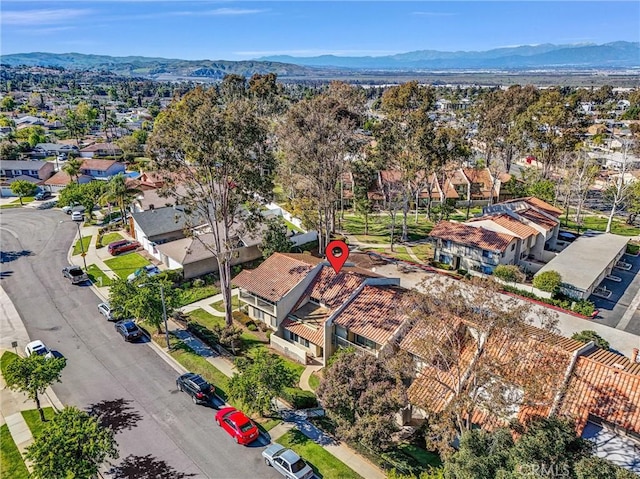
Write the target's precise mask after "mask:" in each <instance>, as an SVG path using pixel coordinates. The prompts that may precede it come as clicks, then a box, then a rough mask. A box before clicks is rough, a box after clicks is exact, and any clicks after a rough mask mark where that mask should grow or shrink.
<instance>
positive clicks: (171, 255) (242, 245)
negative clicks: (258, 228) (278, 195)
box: [154, 232, 262, 279]
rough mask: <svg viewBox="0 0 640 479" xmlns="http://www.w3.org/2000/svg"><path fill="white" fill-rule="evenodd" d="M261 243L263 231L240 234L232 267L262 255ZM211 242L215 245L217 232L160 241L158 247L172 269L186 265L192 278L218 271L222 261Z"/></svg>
mask: <svg viewBox="0 0 640 479" xmlns="http://www.w3.org/2000/svg"><path fill="white" fill-rule="evenodd" d="M261 243H262V236H261V232H256V233H255V234H245V235H243V236H241V237H240V236H239V237H237V238H236V246H237V249H236V251H235V252H234V254H233V257H232V259H231V266H235V265H237V264H241V263H246V262H247V261H253V260H256V259H258V258H261V257H262V251H261V250H260V244H261ZM208 244H213V235H212V234H211V233H202V234H198V235H196V236H193V237H188V238H182V239H177V240H174V241H169V242H166V243H162V244H158V245H156V246H155V248H154V249H155V250H157V251H158V253H159V256H160V261H162V262H163V263H164V264H165V265H166V266H167V267H168V268H169V269H180V268H182V276H183V278H184V279H191V278H197V277H199V276H203V275H205V274H209V273H213V272H216V271H218V260H217V259H216V257H215V256H214V254H213V253H212V252H211V250H210V249H208V248H207V246H206V245H208ZM156 257H157V256H156Z"/></svg>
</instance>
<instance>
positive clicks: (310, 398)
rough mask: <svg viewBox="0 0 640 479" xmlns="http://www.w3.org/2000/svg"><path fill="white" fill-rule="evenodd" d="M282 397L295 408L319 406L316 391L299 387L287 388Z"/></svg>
mask: <svg viewBox="0 0 640 479" xmlns="http://www.w3.org/2000/svg"><path fill="white" fill-rule="evenodd" d="M282 399H284V400H285V401H287V402H288V403H289V404H291V405H292V406H293V408H294V409H307V408H310V407H318V399H317V398H316V395H315V394H314V393H312V392H311V391H303V390H302V389H298V388H285V390H284V394H283V395H282Z"/></svg>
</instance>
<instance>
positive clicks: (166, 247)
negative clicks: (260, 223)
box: [130, 206, 263, 279]
mask: <svg viewBox="0 0 640 479" xmlns="http://www.w3.org/2000/svg"><path fill="white" fill-rule="evenodd" d="M130 228H131V230H132V235H133V236H134V237H135V238H136V240H137V241H138V242H139V243H140V244H141V245H142V247H143V248H144V249H145V251H147V252H148V253H149V254H150V255H151V256H153V257H154V258H156V259H157V260H158V261H160V262H161V263H163V264H165V265H166V266H167V267H168V268H169V269H179V268H182V270H183V277H184V278H185V279H189V278H195V277H198V276H202V275H204V274H208V273H213V272H216V271H218V261H217V260H216V258H215V256H214V255H213V253H212V252H211V251H210V250H209V249H208V248H207V247H206V246H205V245H206V244H212V242H213V236H212V234H211V231H210V228H209V226H208V224H207V223H206V221H205V220H204V219H203V218H202V217H201V216H200V215H198V214H188V213H186V212H185V211H184V209H183V208H182V207H181V206H167V207H162V208H152V209H149V210H146V211H140V212H134V213H132V214H131V218H130ZM262 232H263V230H262V229H260V230H257V231H255V232H252V233H249V232H246V231H243V230H242V229H241V228H237V229H236V232H235V234H234V233H233V232H232V238H233V241H234V242H235V250H234V253H233V257H232V261H231V263H232V264H233V265H235V264H240V263H244V262H247V261H252V260H255V259H258V258H260V257H261V256H262V252H261V251H260V248H259V245H260V244H261V243H262Z"/></svg>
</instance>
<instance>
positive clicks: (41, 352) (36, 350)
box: [24, 340, 53, 359]
mask: <svg viewBox="0 0 640 479" xmlns="http://www.w3.org/2000/svg"><path fill="white" fill-rule="evenodd" d="M24 354H26V355H27V357H29V356H31V355H32V354H37V355H38V356H44V357H45V358H47V359H51V358H53V353H52V352H51V351H49V348H47V347H46V346H45V345H44V343H43V342H42V341H40V340H36V341H31V342H30V343H29V344H27V346H26V347H25V348H24Z"/></svg>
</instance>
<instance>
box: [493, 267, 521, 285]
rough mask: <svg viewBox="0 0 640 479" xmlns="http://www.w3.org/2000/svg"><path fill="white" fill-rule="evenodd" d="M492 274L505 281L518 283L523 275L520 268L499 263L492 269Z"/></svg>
mask: <svg viewBox="0 0 640 479" xmlns="http://www.w3.org/2000/svg"><path fill="white" fill-rule="evenodd" d="M493 275H494V276H495V277H496V278H498V279H501V280H502V281H506V282H507V283H518V282H520V281H522V278H523V276H524V275H523V274H522V272H521V271H520V269H519V268H518V267H517V266H516V265H513V264H499V265H498V266H496V269H494V270H493Z"/></svg>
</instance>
